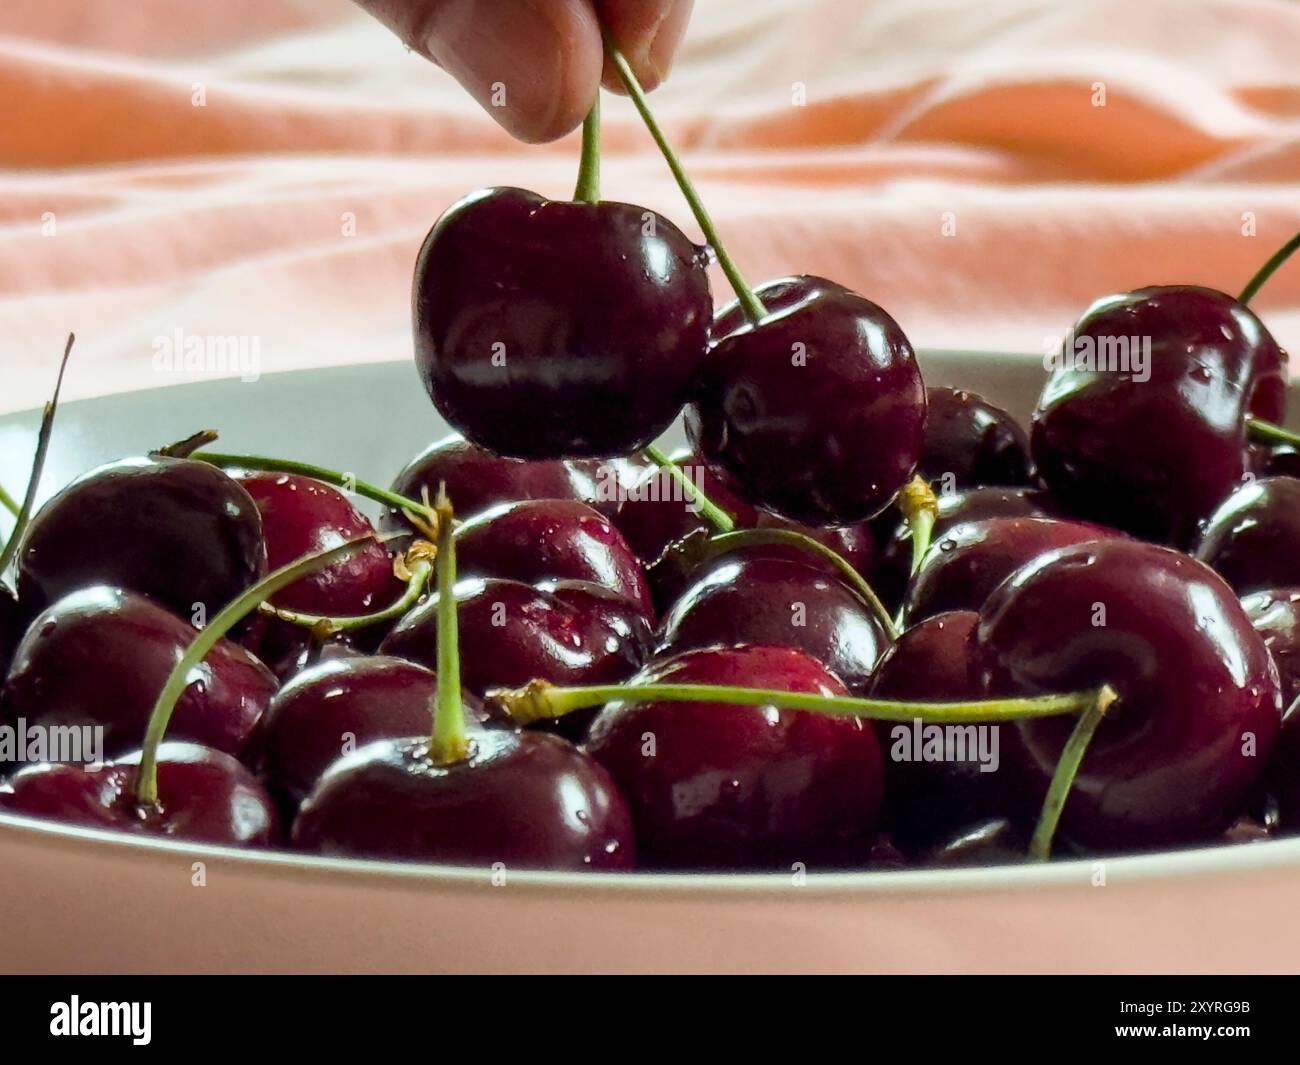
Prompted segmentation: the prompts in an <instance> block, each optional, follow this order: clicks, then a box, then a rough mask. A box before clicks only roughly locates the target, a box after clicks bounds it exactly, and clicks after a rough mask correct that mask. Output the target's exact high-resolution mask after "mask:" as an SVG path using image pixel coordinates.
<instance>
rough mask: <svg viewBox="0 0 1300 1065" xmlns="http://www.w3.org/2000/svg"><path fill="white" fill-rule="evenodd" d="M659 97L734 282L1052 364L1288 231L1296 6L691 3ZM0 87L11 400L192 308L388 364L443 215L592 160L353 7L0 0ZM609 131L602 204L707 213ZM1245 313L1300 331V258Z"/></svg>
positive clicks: (306, 351)
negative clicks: (494, 103) (1089, 319)
mask: <svg viewBox="0 0 1300 1065" xmlns="http://www.w3.org/2000/svg"><path fill="white" fill-rule="evenodd" d="M196 83H201V84H202V85H203V87H204V89H205V91H206V98H207V104H206V106H205V107H195V106H193V105H192V103H191V98H192V93H193V92H194V86H195V84H196ZM796 83H802V84H803V85H804V86H805V91H806V98H807V103H806V106H795V105H794V104H793V101H792V97H793V94H794V91H795V84H796ZM1098 83H1100V84H1101V85H1103V86H1104V91H1105V106H1103V107H1098V106H1094V99H1095V93H1096V91H1097V90H1096V88H1095V87H1096V86H1097V84H1098ZM654 100H655V104H656V106H657V109H658V111H659V113H660V114H661V117H662V118H663V119H664V121H665V123H666V125H667V127H668V129H669V132H670V135H671V136H672V137H673V138H675V140H676V141H677V143H678V144H679V146H680V147H681V148H682V149H683V150H684V153H685V155H686V158H687V163H688V166H689V167H690V168H691V170H692V173H693V174H694V175H695V176H696V179H697V182H698V184H699V186H700V189H701V191H702V193H703V195H704V196H705V198H706V200H707V202H708V203H709V204H710V205H711V206H712V208H713V211H714V213H715V215H716V216H717V219H718V223H719V227H720V229H721V230H722V232H723V234H724V236H725V237H726V238H728V243H729V245H730V246H731V249H732V252H733V255H734V256H735V257H736V259H737V260H738V261H739V262H740V264H741V265H742V268H743V269H744V270H745V272H746V273H747V275H748V276H749V277H750V278H751V280H755V281H757V280H760V279H763V278H766V277H771V276H777V275H781V274H786V273H794V272H815V273H824V274H827V275H830V276H832V277H835V278H836V279H838V280H841V281H843V282H846V283H847V284H849V285H851V286H853V287H855V288H857V289H859V290H860V291H861V292H863V293H864V294H865V295H868V296H869V297H871V298H872V299H874V300H876V301H878V302H879V303H881V304H883V305H884V306H885V307H886V308H888V309H889V310H890V311H891V312H892V313H893V314H894V315H895V317H896V318H898V320H899V321H900V322H901V323H902V325H903V327H904V329H905V330H906V331H907V332H908V333H909V335H910V336H911V337H912V339H913V341H914V343H916V344H917V345H918V346H945V347H960V348H970V349H1008V350H1015V351H1024V352H1032V353H1037V354H1041V352H1042V350H1043V348H1044V345H1045V343H1046V342H1047V338H1049V337H1051V336H1059V335H1060V334H1061V333H1062V332H1063V331H1064V330H1065V329H1066V328H1067V327H1068V326H1069V324H1070V323H1071V322H1072V320H1073V319H1074V318H1075V317H1076V316H1077V314H1078V313H1079V311H1080V310H1081V309H1082V308H1083V307H1084V306H1086V304H1087V303H1088V302H1089V301H1090V300H1091V299H1092V298H1093V297H1095V296H1098V295H1101V294H1103V293H1106V292H1110V291H1115V290H1119V289H1124V288H1131V287H1134V286H1137V285H1141V284H1151V283H1168V282H1180V281H1181V282H1198V283H1203V284H1209V285H1214V286H1218V287H1222V288H1226V289H1229V290H1233V291H1235V290H1236V289H1238V288H1239V287H1240V286H1241V284H1243V283H1244V282H1245V280H1246V279H1247V278H1248V277H1249V275H1250V274H1251V273H1252V272H1253V270H1254V269H1255V268H1256V266H1257V265H1258V264H1259V263H1260V262H1262V261H1263V259H1264V258H1266V257H1267V255H1268V254H1269V253H1271V251H1272V250H1273V249H1274V248H1275V247H1276V246H1277V245H1279V244H1280V243H1281V242H1282V241H1283V240H1285V239H1286V238H1287V237H1288V236H1289V235H1290V234H1291V233H1293V232H1294V231H1296V230H1297V229H1300V5H1297V4H1294V3H1287V2H1282V0H1204V2H1201V3H1196V4H1192V3H1188V2H1187V0H1071V2H1046V0H876V2H871V0H700V2H699V3H697V5H696V13H695V17H694V21H693V24H692V27H691V29H690V31H689V33H688V36H687V44H686V47H685V51H684V53H683V55H682V56H681V58H680V60H679V63H678V66H677V69H676V71H675V74H674V76H673V78H672V79H671V81H670V82H669V83H668V84H667V85H666V86H665V87H664V88H663V89H661V90H660V91H659V92H657V93H656V94H655V97H654ZM0 101H3V102H4V109H3V119H2V120H0V168H2V169H0V409H14V408H19V407H27V406H33V405H36V404H38V403H39V402H40V401H41V400H42V399H43V398H44V396H45V394H46V392H47V391H48V389H49V387H50V383H51V377H52V372H53V365H54V362H55V360H56V358H57V355H58V353H59V351H60V350H61V347H62V339H63V337H64V336H65V335H66V333H67V331H68V330H69V329H75V330H76V331H77V333H78V336H79V345H78V353H77V362H76V365H75V369H74V371H73V372H72V373H71V375H70V378H69V382H68V388H67V395H68V396H84V395H89V394H97V393H104V392H110V391H120V390H127V389H134V388H142V387H152V386H155V385H159V384H163V383H168V382H170V381H174V380H180V379H181V377H179V376H177V375H166V376H164V375H161V374H160V373H159V372H158V371H157V370H155V369H154V367H153V340H154V338H155V337H157V336H159V335H171V334H173V333H174V331H175V330H177V329H181V330H183V331H184V332H185V333H188V334H220V335H233V336H250V337H257V338H258V342H259V344H260V352H261V362H262V366H261V370H262V372H263V373H270V372H275V371H280V370H289V369H296V368H299V367H304V366H310V365H319V364H333V363H345V362H357V361H364V360H380V359H393V358H402V357H405V356H406V355H407V354H408V353H409V350H410V339H409V328H410V327H409V321H408V314H409V311H408V300H409V285H410V274H411V266H412V262H413V260H414V256H415V252H416V249H417V248H418V246H419V243H420V240H421V239H422V237H423V235H424V233H425V232H426V230H427V229H428V227H429V225H430V224H431V223H432V221H433V220H434V218H436V217H437V215H438V213H439V212H440V211H441V210H442V209H443V208H444V207H445V206H446V205H447V204H448V203H449V202H451V201H452V200H454V199H456V198H457V197H458V196H460V195H461V194H463V193H464V192H466V191H468V190H470V189H473V188H475V187H478V186H481V185H488V184H519V185H525V186H529V187H533V188H536V189H538V190H539V191H542V192H544V193H548V194H552V195H567V194H568V193H569V192H570V191H571V189H572V182H573V173H574V167H575V159H576V148H577V145H576V139H573V138H570V139H567V140H566V141H563V142H560V143H559V144H556V145H550V146H547V147H526V146H523V145H518V144H515V143H513V142H511V141H510V140H509V138H507V137H506V136H505V134H503V133H501V132H500V131H499V130H498V129H497V128H496V126H495V125H494V124H493V123H492V122H491V121H490V120H489V119H488V118H487V117H486V116H484V115H483V114H482V113H481V112H480V111H479V110H478V108H477V107H476V105H474V104H473V103H471V102H470V101H469V100H468V99H467V98H466V97H465V96H464V95H463V94H462V92H461V90H459V88H457V87H456V86H455V85H454V83H452V81H451V80H450V79H449V78H448V77H447V76H446V75H444V74H443V73H442V72H440V71H439V70H437V69H435V68H434V67H432V66H430V65H429V64H427V63H425V62H423V61H421V60H419V59H417V58H415V57H414V56H411V55H408V54H406V53H405V52H404V50H403V49H402V47H401V46H400V45H399V44H398V42H397V41H396V39H395V38H393V37H392V36H391V35H390V34H389V33H388V32H387V31H386V30H384V29H383V28H382V27H380V26H379V25H377V24H374V23H372V22H371V20H369V19H368V18H367V17H366V16H364V15H362V14H360V13H359V12H357V11H356V10H354V9H353V7H352V6H351V4H350V3H348V2H347V0H185V2H184V3H183V4H178V3H176V0H130V2H129V3H128V2H124V0H4V3H3V5H0ZM605 126H606V132H605V147H606V156H605V165H604V192H605V195H607V196H608V197H610V198H616V199H625V200H631V201H634V202H638V203H643V204H645V205H647V206H649V207H652V208H655V209H657V210H662V211H664V212H665V213H667V214H669V215H670V216H671V217H673V218H674V219H675V220H677V221H678V222H679V223H681V224H682V225H683V226H684V228H686V229H687V230H688V232H691V233H693V234H694V235H695V236H696V237H697V238H698V232H697V231H696V229H695V227H694V225H693V223H692V222H691V220H690V218H689V215H688V212H687V211H686V208H685V205H684V204H683V203H682V201H681V199H680V197H679V195H678V194H677V192H676V189H675V187H674V186H673V185H672V183H671V180H670V178H669V175H668V173H667V171H666V169H665V168H664V166H663V164H662V162H661V161H660V159H659V157H658V156H657V155H656V154H655V152H654V149H653V145H652V144H651V143H650V141H649V138H648V136H647V135H646V133H645V131H644V130H643V129H642V128H641V126H640V124H639V122H638V120H637V119H636V116H635V114H634V112H633V111H632V110H631V107H630V105H629V104H627V102H626V101H623V100H617V101H611V102H608V103H607V106H606V114H605ZM47 212H52V214H53V216H54V220H55V226H56V229H55V233H54V235H46V233H45V232H43V225H42V220H43V217H44V216H46V213H47ZM949 212H950V214H948V213H949ZM349 213H350V214H351V215H354V216H355V229H356V232H355V235H351V236H349V235H344V233H343V229H344V222H343V218H344V216H345V215H346V214H349ZM1244 218H1246V219H1249V218H1253V220H1254V227H1255V232H1256V234H1257V235H1256V236H1253V237H1250V236H1245V235H1243V219H1244ZM945 221H947V222H948V223H949V228H951V223H953V222H954V221H955V233H953V234H952V235H944V226H945ZM45 228H46V229H48V226H46V227H45ZM715 291H716V292H717V293H718V295H719V298H720V299H721V298H723V297H725V295H726V289H725V285H724V283H723V282H722V280H721V278H720V277H719V278H717V279H716V283H715ZM1258 307H1259V309H1260V310H1261V312H1263V313H1264V315H1265V317H1266V319H1267V321H1268V323H1269V325H1270V326H1271V327H1272V328H1273V330H1274V331H1275V332H1276V333H1277V335H1278V336H1279V339H1281V340H1282V341H1283V343H1285V344H1287V345H1288V346H1290V347H1291V348H1293V349H1295V348H1300V261H1297V262H1296V263H1294V264H1292V265H1291V267H1290V268H1289V269H1288V270H1287V271H1286V272H1285V274H1283V275H1280V276H1279V277H1277V278H1276V279H1275V280H1274V281H1273V283H1272V284H1271V285H1270V287H1269V288H1268V289H1266V290H1265V292H1264V294H1263V295H1262V296H1261V297H1260V299H1259V303H1258Z"/></svg>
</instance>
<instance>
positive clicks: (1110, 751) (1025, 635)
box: [974, 539, 1282, 850]
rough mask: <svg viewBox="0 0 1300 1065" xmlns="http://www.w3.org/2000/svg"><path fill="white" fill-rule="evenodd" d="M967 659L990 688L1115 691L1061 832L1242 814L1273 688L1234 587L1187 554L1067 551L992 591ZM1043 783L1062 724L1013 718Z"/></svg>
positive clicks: (1166, 836) (1183, 828) (1131, 828)
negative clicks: (971, 654)
mask: <svg viewBox="0 0 1300 1065" xmlns="http://www.w3.org/2000/svg"><path fill="white" fill-rule="evenodd" d="M974 653H975V668H976V669H978V670H979V671H980V676H981V679H982V681H983V683H985V685H986V690H987V691H988V692H989V693H990V694H1012V693H1019V694H1033V693H1040V692H1047V691H1069V690H1076V689H1083V688H1088V687H1092V686H1096V685H1098V684H1101V683H1107V684H1110V685H1111V686H1112V687H1113V688H1114V689H1115V691H1116V692H1118V695H1119V699H1118V702H1117V703H1116V704H1115V705H1114V706H1113V707H1112V708H1111V710H1110V712H1109V714H1108V716H1107V718H1106V720H1104V721H1102V723H1101V725H1100V727H1099V728H1098V729H1097V732H1096V734H1095V735H1094V736H1093V738H1092V743H1091V746H1090V747H1089V749H1088V751H1087V754H1086V755H1085V756H1084V759H1083V762H1082V765H1081V766H1080V768H1079V773H1078V776H1077V777H1076V779H1075V782H1074V787H1073V790H1072V791H1071V793H1070V797H1069V800H1068V802H1067V803H1066V806H1065V809H1064V812H1063V815H1062V818H1061V823H1060V832H1061V833H1062V834H1063V835H1064V837H1065V838H1066V839H1068V840H1069V841H1071V842H1074V843H1076V844H1079V845H1082V846H1084V847H1087V848H1093V849H1110V850H1116V849H1125V848H1129V847H1145V846H1159V845H1164V844H1177V843H1186V842H1191V841H1196V840H1205V839H1209V838H1211V837H1213V836H1215V835H1216V834H1218V833H1221V832H1222V831H1223V830H1224V829H1225V828H1226V827H1227V826H1228V825H1229V824H1230V823H1231V822H1232V820H1233V819H1234V818H1235V817H1236V816H1237V815H1238V814H1240V813H1241V812H1242V811H1243V809H1244V807H1245V805H1246V803H1247V802H1248V801H1249V799H1250V798H1251V796H1252V792H1253V789H1254V788H1255V787H1256V784H1257V782H1258V780H1259V779H1260V777H1261V776H1262V773H1263V770H1264V766H1265V763H1266V762H1267V760H1268V757H1269V753H1270V751H1271V749H1272V747H1273V744H1274V741H1275V739H1276V737H1277V733H1278V728H1279V725H1280V721H1281V716H1282V693H1281V687H1280V684H1279V681H1278V674H1277V668H1276V666H1275V665H1274V664H1273V661H1272V659H1271V658H1270V656H1269V652H1268V648H1267V647H1266V646H1265V645H1264V641H1263V639H1262V638H1261V637H1260V636H1259V634H1258V633H1256V632H1255V630H1254V628H1253V627H1252V626H1251V623H1250V619H1249V618H1248V617H1247V615H1246V613H1245V611H1244V610H1243V609H1242V607H1241V604H1240V603H1239V602H1238V600H1237V598H1236V597H1235V596H1234V595H1233V594H1232V590H1231V589H1230V588H1229V587H1228V586H1227V584H1225V583H1224V582H1223V580H1222V579H1221V578H1220V577H1218V576H1217V575H1216V574H1215V573H1214V572H1213V571H1212V570H1210V569H1209V567H1207V566H1205V565H1203V564H1201V563H1199V562H1197V561H1196V560H1195V559H1192V558H1189V557H1188V556H1186V555H1183V554H1180V553H1179V552H1177V551H1172V550H1169V549H1167V548H1162V547H1157V546H1154V545H1151V544H1145V543H1139V542H1136V541H1131V540H1122V539H1109V540H1097V541H1094V542H1092V543H1087V544H1079V545H1076V546H1074V547H1067V548H1063V549H1061V550H1059V551H1056V552H1053V553H1051V554H1048V555H1045V556H1042V557H1040V558H1039V559H1037V560H1036V561H1035V562H1032V563H1030V564H1029V565H1028V566H1026V567H1024V568H1023V569H1021V570H1018V571H1017V572H1016V573H1015V574H1013V575H1012V576H1011V577H1010V578H1008V579H1007V580H1006V581H1005V582H1004V583H1003V584H1001V585H1000V586H999V587H998V589H997V590H996V591H995V592H994V593H993V595H992V596H990V597H989V599H988V601H987V602H986V603H985V605H984V609H983V620H982V621H981V623H980V626H979V629H978V630H977V634H976V640H975V651H974ZM1017 728H1018V731H1019V733H1020V739H1021V741H1022V744H1020V745H1017V746H1018V748H1022V749H1023V755H1024V758H1023V768H1024V770H1025V773H1026V779H1027V781H1028V784H1029V787H1028V794H1029V796H1031V797H1032V796H1034V795H1035V792H1036V794H1037V796H1041V794H1042V790H1041V789H1042V788H1043V787H1044V786H1045V783H1046V781H1047V779H1048V778H1049V777H1050V775H1051V773H1052V771H1053V769H1054V768H1055V766H1056V762H1057V759H1058V757H1059V755H1060V753H1061V749H1062V746H1063V745H1064V743H1065V739H1066V736H1067V735H1068V733H1069V731H1070V728H1071V725H1070V723H1069V722H1068V721H1065V720H1056V721H1045V720H1044V721H1035V722H1023V723H1021V724H1020V725H1018V726H1017Z"/></svg>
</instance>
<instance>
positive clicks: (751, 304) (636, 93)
mask: <svg viewBox="0 0 1300 1065" xmlns="http://www.w3.org/2000/svg"><path fill="white" fill-rule="evenodd" d="M604 37H605V52H606V54H607V55H608V56H609V58H610V62H612V63H613V64H614V69H615V70H616V71H618V76H619V80H621V81H622V82H623V87H624V88H625V89H627V94H628V96H630V97H631V98H632V103H633V105H635V107H636V109H637V111H638V113H639V114H640V115H641V120H642V121H643V122H644V123H645V126H646V129H648V130H649V131H650V136H651V137H653V138H654V142H655V144H656V145H658V146H659V151H660V152H661V153H662V154H663V157H664V160H665V162H667V163H668V169H669V170H671V171H672V173H673V177H674V178H675V179H676V181H677V187H678V188H679V189H681V190H682V195H683V196H684V197H685V198H686V202H687V204H688V205H689V206H690V208H691V213H692V214H693V215H695V222H696V224H697V225H698V226H699V227H700V230H701V232H703V234H704V239H705V240H706V241H707V242H708V245H709V247H711V248H712V249H713V254H714V255H716V256H717V257H718V265H719V266H720V267H722V272H723V273H724V274H726V275H727V280H728V281H729V282H731V287H732V288H733V289H734V290H735V292H736V298H737V299H738V300H740V305H741V307H743V308H744V311H745V316H746V317H747V318H748V319H749V320H750V321H751V322H757V321H759V320H760V319H761V318H763V317H764V316H765V315H766V314H767V308H766V307H764V306H763V301H762V300H760V299H759V298H758V296H757V295H755V294H754V290H753V289H751V288H750V287H749V285H748V283H747V282H746V281H745V278H744V276H743V275H742V274H741V272H740V270H739V268H738V267H737V266H736V264H735V262H734V261H733V260H732V258H731V256H730V255H728V254H727V249H726V247H725V246H724V245H723V243H722V238H720V237H719V236H718V231H717V229H716V228H714V225H713V219H712V218H710V217H709V212H708V211H706V210H705V208H704V203H703V201H702V200H701V199H700V194H699V193H698V192H696V191H695V186H694V185H693V184H692V183H691V179H690V178H689V177H688V176H687V174H686V171H685V169H683V167H682V164H681V160H679V159H678V158H677V153H676V152H675V151H673V148H672V145H671V144H669V143H668V138H667V137H665V136H664V131H663V130H662V129H661V128H660V126H659V123H658V121H657V120H656V119H655V116H654V113H653V112H652V111H651V110H650V104H649V103H648V102H647V101H646V96H645V92H644V90H643V89H642V88H641V83H640V82H639V81H638V80H637V77H636V74H635V72H634V71H633V70H632V67H631V66H630V65H629V64H628V61H627V58H626V57H625V56H624V55H623V53H622V52H620V51H619V50H618V48H617V47H616V46H615V44H614V41H613V39H612V38H611V37H610V36H609V34H608V33H607V32H606V33H605V34H604Z"/></svg>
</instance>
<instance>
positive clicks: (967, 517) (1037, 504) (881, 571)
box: [872, 487, 1063, 608]
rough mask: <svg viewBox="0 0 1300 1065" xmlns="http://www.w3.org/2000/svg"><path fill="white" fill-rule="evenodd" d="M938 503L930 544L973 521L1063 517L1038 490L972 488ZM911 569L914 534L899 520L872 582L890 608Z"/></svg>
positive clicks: (900, 596)
mask: <svg viewBox="0 0 1300 1065" xmlns="http://www.w3.org/2000/svg"><path fill="white" fill-rule="evenodd" d="M938 503H939V515H938V517H937V518H936V519H935V523H934V529H933V531H932V532H931V542H935V541H938V540H941V539H942V538H943V537H944V536H946V535H947V534H948V533H949V532H951V531H952V530H953V529H954V528H956V527H957V526H958V525H964V524H966V523H967V522H972V521H984V520H986V519H988V518H1057V517H1063V515H1062V514H1061V510H1060V506H1059V505H1058V504H1057V502H1056V501H1055V500H1054V499H1052V497H1051V496H1049V495H1048V494H1047V493H1046V492H1044V491H1042V490H1041V489H1037V488H994V487H988V488H969V489H967V490H966V491H964V492H952V493H941V494H939V495H938ZM911 569H912V530H911V529H910V528H909V527H908V525H907V524H906V523H905V522H903V521H902V519H901V517H899V518H897V519H896V521H895V522H894V528H893V531H892V532H891V533H890V535H889V538H888V539H887V540H885V542H884V545H883V546H882V547H881V549H880V556H879V559H878V561H877V563H876V570H875V574H874V576H873V578H872V587H873V588H874V589H875V590H876V594H877V595H879V596H880V598H881V599H882V600H883V601H884V602H885V604H886V605H887V606H890V607H895V608H896V607H898V606H900V605H901V603H902V601H903V593H904V590H905V589H906V587H907V583H908V580H909V574H910V573H911Z"/></svg>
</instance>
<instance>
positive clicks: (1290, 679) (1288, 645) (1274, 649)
mask: <svg viewBox="0 0 1300 1065" xmlns="http://www.w3.org/2000/svg"><path fill="white" fill-rule="evenodd" d="M1241 605H1242V608H1243V609H1244V610H1245V611H1246V616H1247V617H1249V618H1250V620H1251V624H1253V625H1254V626H1255V631H1256V632H1258V633H1259V634H1260V636H1262V637H1263V638H1264V643H1265V645H1266V646H1267V647H1268V650H1269V653H1270V654H1271V655H1272V656H1273V661H1274V663H1276V665H1277V671H1278V676H1279V677H1280V678H1281V681H1282V704H1283V705H1284V706H1286V707H1287V708H1288V711H1287V721H1285V722H1284V723H1283V725H1284V728H1287V727H1289V721H1290V718H1291V716H1292V715H1291V708H1292V704H1293V703H1295V701H1296V698H1297V697H1298V696H1300V588H1275V589H1270V590H1269V591H1264V592H1254V593H1252V594H1250V595H1247V596H1246V597H1245V598H1243V599H1242V601H1241Z"/></svg>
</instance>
